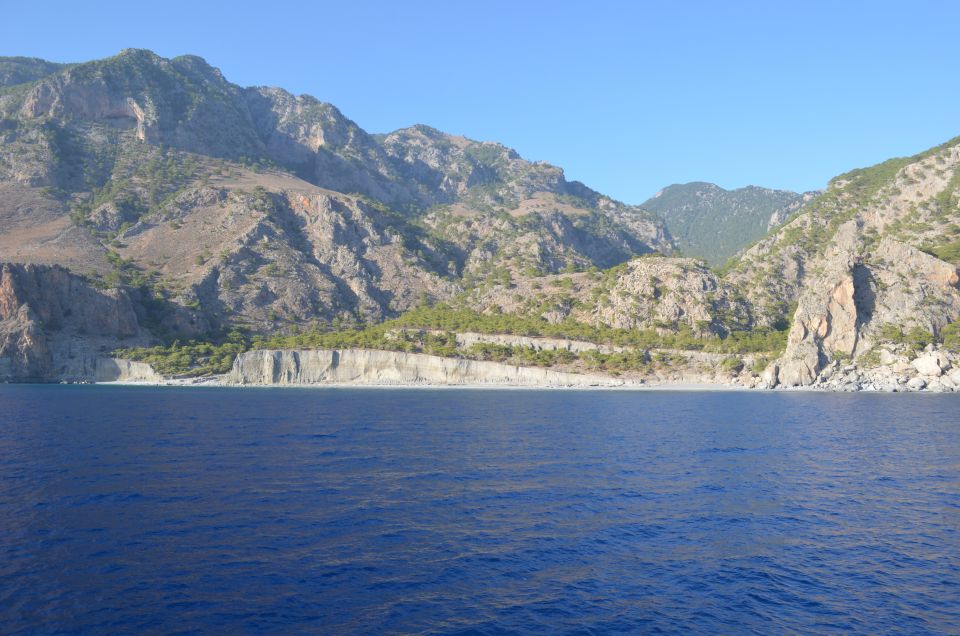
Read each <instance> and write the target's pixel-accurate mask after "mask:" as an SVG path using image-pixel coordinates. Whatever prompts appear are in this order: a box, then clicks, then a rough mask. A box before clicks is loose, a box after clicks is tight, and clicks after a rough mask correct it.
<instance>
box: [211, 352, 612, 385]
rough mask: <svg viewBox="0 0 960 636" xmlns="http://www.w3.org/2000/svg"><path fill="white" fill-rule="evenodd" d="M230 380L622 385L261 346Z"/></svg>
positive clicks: (241, 360)
mask: <svg viewBox="0 0 960 636" xmlns="http://www.w3.org/2000/svg"><path fill="white" fill-rule="evenodd" d="M226 381H227V382H228V383H231V384H370V385H411V384H437V385H454V386H455V385H491V386H556V387H588V386H621V385H623V384H624V381H623V380H617V379H615V378H610V377H606V376H591V375H580V374H575V373H560V372H557V371H551V370H549V369H539V368H532V367H516V366H511V365H506V364H499V363H496V362H483V361H476V360H463V359H458V358H441V357H438V356H430V355H424V354H418V353H400V352H393V351H375V350H366V349H345V350H329V349H328V350H313V351H290V350H261V351H251V352H248V353H244V354H241V355H240V356H238V357H237V360H236V362H235V363H234V365H233V369H232V371H231V372H230V374H229V376H228V377H227V380H226Z"/></svg>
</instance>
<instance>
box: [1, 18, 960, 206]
mask: <svg viewBox="0 0 960 636" xmlns="http://www.w3.org/2000/svg"><path fill="white" fill-rule="evenodd" d="M0 15H2V17H3V25H2V27H0V33H2V34H3V36H2V39H0V55H28V56H36V57H42V58H46V59H51V60H56V61H82V60H88V59H93V58H99V57H106V56H109V55H112V54H115V53H116V52H118V51H119V50H120V49H122V48H126V47H138V48H149V49H152V50H154V51H156V52H157V53H159V54H161V55H164V56H169V57H172V56H175V55H180V54H184V53H193V54H197V55H201V56H203V57H205V58H206V59H207V60H208V61H209V62H210V63H211V64H213V65H214V66H217V67H219V68H220V69H222V70H223V72H224V74H225V75H226V77H227V78H228V79H230V80H231V81H233V82H236V83H238V84H242V85H260V84H267V85H277V86H282V87H284V88H286V89H288V90H291V91H293V92H296V93H309V94H312V95H315V96H316V97H318V98H320V99H323V100H325V101H329V102H332V103H334V104H336V105H337V106H338V107H340V109H341V110H342V111H343V112H344V113H345V114H346V115H347V116H348V117H350V118H352V119H354V120H355V121H356V122H357V123H358V124H360V125H361V126H362V127H363V128H365V129H366V130H368V131H370V132H387V131H390V130H393V129H396V128H400V127H404V126H408V125H411V124H414V123H425V124H429V125H431V126H434V127H436V128H440V129H442V130H445V131H448V132H452V133H459V134H463V135H466V136H468V137H471V138H474V139H482V140H493V141H499V142H502V143H504V144H506V145H508V146H511V147H513V148H516V149H517V150H518V151H519V152H520V153H521V154H522V155H523V156H525V157H527V158H530V159H544V160H547V161H550V162H552V163H555V164H557V165H559V166H561V167H563V168H564V169H565V171H566V174H567V177H568V178H569V179H578V180H581V181H583V182H584V183H586V184H588V185H590V186H591V187H593V188H596V189H598V190H600V191H602V192H604V193H607V194H610V195H612V196H614V197H616V198H619V199H622V200H625V201H627V202H630V203H639V202H641V201H643V200H645V199H646V198H647V197H649V196H650V195H652V194H653V193H654V192H656V190H658V189H659V188H660V187H662V186H664V185H667V184H670V183H682V182H686V181H694V180H703V181H713V182H716V183H719V184H720V185H722V186H724V187H728V188H732V187H739V186H743V185H748V184H757V185H764V186H769V187H779V188H788V189H793V190H806V189H813V188H819V187H822V186H823V185H824V184H825V183H826V181H827V180H828V179H829V178H830V177H832V176H834V175H836V174H838V173H840V172H844V171H846V170H848V169H851V168H855V167H860V166H864V165H870V164H873V163H876V162H878V161H881V160H884V159H887V158H889V157H891V156H897V155H905V154H913V153H914V152H918V151H920V150H923V149H925V148H927V147H929V146H933V145H936V144H938V143H941V142H943V141H946V140H947V139H950V138H951V137H954V136H956V135H960V108H958V107H960V81H958V77H960V74H958V70H960V31H958V29H960V3H957V2H951V1H949V0H941V1H939V2H927V1H917V0H912V1H911V2H903V1H902V0H901V1H899V2H885V1H872V2H818V1H804V2H789V3H788V2H777V1H775V0H766V1H763V2H735V1H732V0H731V1H729V2H679V1H672V2H671V1H667V0H663V1H659V2H603V1H599V0H595V1H592V2H559V1H556V0H554V1H552V2H540V1H534V0H530V1H518V0H514V1H512V2H501V1H499V0H484V1H483V2H471V3H466V2H457V1H455V0H447V1H445V2H416V1H412V0H411V1H406V2H404V1H400V2H387V1H383V2H368V1H366V0H350V1H349V2H343V1H342V0H341V1H338V2H287V1H284V0H270V1H261V2H255V3H254V2H229V3H228V2H206V1H203V0H192V1H191V2H181V1H179V0H164V1H163V2H159V3H152V2H151V3H137V2H129V0H127V1H124V2H112V1H105V2H43V3H27V2H17V3H13V2H5V3H3V5H2V7H0Z"/></svg>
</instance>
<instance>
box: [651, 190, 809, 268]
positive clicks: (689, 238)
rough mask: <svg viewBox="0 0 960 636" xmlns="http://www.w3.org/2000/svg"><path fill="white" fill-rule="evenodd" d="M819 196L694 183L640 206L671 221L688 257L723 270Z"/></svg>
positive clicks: (671, 227) (672, 227) (671, 225)
mask: <svg viewBox="0 0 960 636" xmlns="http://www.w3.org/2000/svg"><path fill="white" fill-rule="evenodd" d="M816 194H817V193H815V192H807V193H804V194H798V193H796V192H788V191H786V190H770V189H768V188H759V187H756V186H747V187H745V188H738V189H736V190H724V189H723V188H721V187H720V186H718V185H715V184H713V183H703V182H693V183H685V184H675V185H671V186H667V187H666V188H664V189H663V190H661V191H660V192H658V193H657V194H656V195H654V196H653V197H652V198H650V199H648V200H647V201H645V202H644V203H642V204H641V205H640V207H641V208H643V209H645V210H650V211H651V212H654V213H656V214H657V215H659V216H660V217H661V218H662V219H663V220H664V221H665V222H666V225H667V227H668V228H669V231H670V234H671V235H672V236H673V237H674V238H675V239H676V241H677V245H678V246H679V247H680V249H681V250H682V251H683V253H684V254H686V255H687V256H693V257H697V258H702V259H704V260H706V261H707V262H708V263H710V264H712V265H722V264H723V263H725V262H726V261H727V259H729V258H730V257H731V256H733V255H734V254H736V253H737V252H738V251H740V250H741V249H742V248H744V247H746V246H748V245H750V244H751V243H753V242H754V241H756V240H757V239H759V238H761V237H762V236H763V235H765V234H766V233H767V232H768V231H770V229H771V228H774V227H776V226H778V225H780V224H781V223H783V222H784V221H785V220H787V219H788V218H789V217H790V216H791V215H792V214H793V213H795V212H796V211H797V210H799V209H800V208H801V207H802V206H803V205H804V204H805V203H808V202H809V201H811V200H812V199H813V198H814V197H815V196H816Z"/></svg>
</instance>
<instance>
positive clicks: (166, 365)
mask: <svg viewBox="0 0 960 636" xmlns="http://www.w3.org/2000/svg"><path fill="white" fill-rule="evenodd" d="M0 78H2V79H3V87H0V229H2V232H0V263H4V268H3V270H2V271H3V276H2V279H0V379H14V380H23V379H35V380H36V379H39V380H63V379H69V380H83V379H88V378H90V377H92V376H94V375H95V374H96V369H97V365H98V364H99V362H98V360H100V359H102V358H103V357H105V356H110V355H112V354H113V352H118V355H119V354H121V353H122V355H123V356H125V357H127V358H131V359H137V360H144V361H148V362H149V363H150V364H151V365H153V366H154V367H155V370H156V371H157V372H159V373H163V374H181V375H197V374H201V375H202V374H212V373H225V372H226V371H227V370H228V369H229V368H230V366H231V364H232V363H233V360H234V358H235V357H236V356H237V354H238V353H241V352H244V351H247V350H250V349H257V348H274V349H284V348H312V349H316V348H326V349H331V350H341V349H344V350H345V349H352V348H358V347H359V348H377V349H389V350H395V351H403V352H411V353H432V354H434V355H442V356H455V357H462V358H471V359H477V360H488V361H495V362H500V363H511V364H518V365H537V366H547V367H555V368H556V369H557V370H559V371H561V372H580V373H583V372H589V373H595V372H599V373H607V374H617V375H622V376H623V377H624V378H628V379H633V380H636V381H647V380H651V381H652V380H655V381H664V382H670V381H680V380H681V379H688V380H690V379H692V380H695V381H706V382H736V383H739V384H743V385H746V386H772V385H776V384H780V385H787V386H793V385H811V384H816V385H818V386H835V385H836V386H842V387H848V388H849V387H854V388H856V387H861V386H874V387H883V388H886V389H889V390H893V389H897V388H898V387H903V386H905V384H906V382H907V381H908V380H909V381H913V380H915V379H917V378H915V377H914V376H916V375H917V374H918V373H919V371H917V370H916V369H914V366H911V364H912V363H911V360H913V359H914V358H916V357H917V356H918V355H921V353H922V351H921V350H922V349H923V348H924V347H925V346H929V348H933V349H934V351H933V352H927V353H928V354H930V355H938V356H939V355H943V356H947V357H944V358H943V359H942V361H941V362H942V363H943V364H942V365H941V366H940V367H938V369H941V370H942V367H949V364H950V362H949V356H948V354H947V353H943V352H944V351H947V350H948V349H950V348H951V347H953V348H958V345H960V343H956V342H955V341H956V340H957V339H958V337H957V331H958V327H957V325H956V324H955V322H956V320H957V318H958V316H960V292H958V281H960V276H958V270H957V266H958V264H960V263H958V259H960V256H958V254H960V247H958V244H960V210H958V203H957V202H958V196H960V176H958V174H960V172H958V164H960V143H958V141H957V140H954V141H951V142H948V143H947V144H944V145H942V146H939V147H937V148H934V149H931V150H929V151H927V152H924V153H921V154H920V155H917V156H915V157H910V158H904V159H895V160H891V161H888V162H885V163H882V164H879V165H878V166H874V167H872V168H867V169H861V170H854V171H852V172H850V173H847V174H845V175H841V176H840V177H837V178H836V179H834V180H833V181H832V182H831V183H830V186H829V188H828V189H827V190H826V191H825V192H824V193H822V194H821V195H819V196H816V197H814V196H813V195H811V194H807V195H799V194H794V193H787V192H778V191H772V190H764V189H762V188H744V189H741V190H736V191H732V192H728V191H725V190H722V189H720V188H718V187H717V186H713V185H710V184H688V185H687V186H671V187H670V188H667V189H666V190H664V191H663V192H662V193H660V195H659V196H658V197H655V199H652V200H651V201H650V202H647V204H645V205H644V206H639V207H638V206H630V205H626V204H624V203H621V202H618V201H616V200H613V199H611V198H609V197H607V196H604V195H602V194H600V193H598V192H596V191H594V190H591V189H590V188H588V187H587V186H585V185H583V184H580V183H577V182H571V181H567V180H566V179H565V177H564V174H563V171H562V170H561V169H560V168H558V167H556V166H552V165H550V164H547V163H544V162H532V161H528V160H526V159H524V158H522V157H520V156H519V155H518V154H517V153H516V152H515V151H513V150H511V149H509V148H507V147H506V146H503V145H501V144H498V143H493V142H479V141H473V140H470V139H466V138H464V137H460V136H456V135H450V134H447V133H443V132H441V131H438V130H435V129H433V128H430V127H428V126H423V125H417V126H412V127H409V128H404V129H401V130H398V131H394V132H391V133H388V134H369V133H367V132H365V131H364V130H362V129H361V128H360V127H359V126H357V125H356V124H355V123H354V122H352V121H351V120H349V119H348V118H347V117H346V116H344V115H343V114H342V113H341V112H340V111H339V110H338V109H337V108H336V107H334V106H333V105H330V104H326V103H324V102H321V101H319V100H317V99H315V98H312V97H309V96H303V95H301V96H294V95H291V94H290V93H287V92H286V91H283V90H282V89H279V88H263V87H256V88H244V87H240V86H237V85H235V84H232V83H230V82H229V81H227V80H226V79H225V78H224V77H223V76H222V74H221V73H220V72H219V71H218V70H217V69H215V68H214V67H212V66H210V65H209V64H207V63H206V62H205V61H204V60H202V59H200V58H197V57H192V56H184V57H178V58H173V59H164V58H161V57H159V56H156V55H154V54H152V53H150V52H148V51H143V50H126V51H123V52H121V53H120V54H119V55H117V56H115V57H112V58H108V59H105V60H98V61H94V62H88V63H82V64H71V65H61V64H50V63H46V62H43V61H42V60H34V59H28V58H2V59H0ZM646 208H650V209H646ZM657 213H659V214H660V215H662V216H663V217H664V218H666V219H667V223H666V224H665V223H664V221H663V220H661V218H660V217H659V216H657ZM671 227H672V228H674V231H675V232H676V233H677V239H676V241H675V239H674V237H673V236H672V234H671V231H670V228H671ZM768 227H770V228H772V229H770V230H769V232H768V231H767V228H768ZM752 239H755V240H754V242H753V244H752V245H751V246H749V247H748V248H746V249H742V248H744V247H745V245H746V243H748V242H749V240H752ZM678 245H679V246H680V247H681V248H682V250H681V251H685V252H687V253H688V255H689V254H698V253H699V254H702V255H703V256H705V257H707V258H709V259H710V260H711V262H712V263H714V264H716V263H718V262H719V261H721V260H723V259H724V258H725V257H726V255H728V254H732V253H734V252H737V251H739V254H738V256H737V257H735V258H734V259H732V260H730V261H729V262H728V263H727V265H726V266H725V267H724V268H723V269H722V270H716V269H710V268H709V267H707V266H706V265H705V264H704V263H703V262H701V261H698V260H695V259H692V258H689V257H683V256H680V255H679V254H678V253H677V252H678V250H677V247H678ZM696 250H699V252H697V251H696ZM91 308H93V309H91ZM91 312H93V313H91ZM97 312H104V314H105V315H106V316H112V317H111V318H109V319H107V320H104V321H102V322H97V318H96V314H97ZM558 342H562V343H567V344H563V345H558V344H557V343H558ZM571 343H572V344H571ZM923 355H926V354H923ZM949 355H953V354H949ZM938 360H940V358H938ZM938 364H940V363H938ZM921 366H922V365H921ZM118 368H120V367H118ZM123 368H127V367H123ZM924 368H925V369H928V370H929V369H930V368H931V367H930V366H929V365H927V366H924ZM877 369H880V371H877ZM911 369H914V370H913V371H911ZM878 373H879V374H880V375H877V374H878ZM851 374H853V375H851ZM871 374H873V375H871ZM883 374H886V375H883ZM148 375H149V374H148ZM881 376H882V377H881ZM941 376H942V378H941ZM934 380H935V381H934ZM949 382H950V380H949V379H948V378H947V376H946V375H943V373H940V374H937V375H936V378H932V377H930V378H927V379H925V380H923V383H924V386H927V385H930V386H931V387H937V388H940V389H943V390H946V389H950V388H951V387H950V385H949ZM831 383H833V384H831Z"/></svg>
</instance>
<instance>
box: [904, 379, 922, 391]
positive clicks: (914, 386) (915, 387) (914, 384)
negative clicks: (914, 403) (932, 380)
mask: <svg viewBox="0 0 960 636" xmlns="http://www.w3.org/2000/svg"><path fill="white" fill-rule="evenodd" d="M926 386H927V381H926V380H924V379H923V378H921V377H920V376H919V375H918V376H917V377H915V378H910V381H909V382H907V388H908V389H910V390H911V391H922V390H923V389H924V388H925V387H926Z"/></svg>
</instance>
